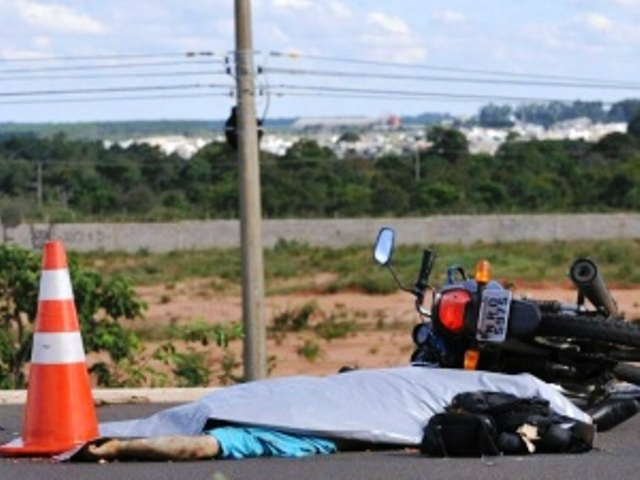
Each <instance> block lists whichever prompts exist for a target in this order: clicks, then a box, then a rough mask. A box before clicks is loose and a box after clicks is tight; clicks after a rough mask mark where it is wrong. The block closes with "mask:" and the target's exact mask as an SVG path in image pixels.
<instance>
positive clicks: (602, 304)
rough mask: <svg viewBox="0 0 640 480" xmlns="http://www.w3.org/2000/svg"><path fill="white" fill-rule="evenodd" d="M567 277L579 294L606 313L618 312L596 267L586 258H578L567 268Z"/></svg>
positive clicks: (613, 313)
mask: <svg viewBox="0 0 640 480" xmlns="http://www.w3.org/2000/svg"><path fill="white" fill-rule="evenodd" d="M569 277H570V278H571V281H572V282H573V284H574V285H575V286H576V288H577V289H578V291H579V292H580V294H582V295H583V296H584V297H585V298H588V299H589V301H590V302H591V303H592V304H593V305H594V306H595V307H596V308H597V309H598V310H600V311H602V312H604V313H605V314H606V315H608V316H610V315H615V314H617V313H618V305H617V304H616V302H615V300H614V299H613V297H612V296H611V293H609V290H608V289H607V286H606V285H605V283H604V280H603V279H602V276H601V275H600V273H599V272H598V267H597V266H596V264H595V263H594V262H592V261H591V260H589V259H587V258H579V259H578V260H576V261H575V262H573V265H571V269H570V270H569Z"/></svg>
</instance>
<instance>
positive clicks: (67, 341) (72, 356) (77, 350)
mask: <svg viewBox="0 0 640 480" xmlns="http://www.w3.org/2000/svg"><path fill="white" fill-rule="evenodd" d="M84 361H85V356H84V347H83V345H82V337H81V336H80V332H60V333H43V332H36V333H34V334H33V350H32V352H31V363H38V364H44V365H52V364H60V363H80V362H84Z"/></svg>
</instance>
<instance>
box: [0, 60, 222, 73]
mask: <svg viewBox="0 0 640 480" xmlns="http://www.w3.org/2000/svg"><path fill="white" fill-rule="evenodd" d="M218 63H220V62H219V61H218ZM177 65H211V61H209V60H173V61H168V62H127V63H114V64H106V65H105V64H98V65H75V66H73V67H67V66H65V67H34V68H12V69H2V70H0V74H1V75H4V74H7V73H10V74H15V73H47V72H75V71H84V70H116V69H125V68H155V67H169V66H177Z"/></svg>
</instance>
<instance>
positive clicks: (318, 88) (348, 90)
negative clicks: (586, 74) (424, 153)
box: [270, 84, 571, 103]
mask: <svg viewBox="0 0 640 480" xmlns="http://www.w3.org/2000/svg"><path fill="white" fill-rule="evenodd" d="M270 89H271V90H274V89H276V90H277V89H285V90H286V89H289V90H293V91H308V92H323V93H334V94H368V95H380V96H387V97H394V96H401V97H413V98H415V99H419V98H440V99H455V100H460V99H465V100H469V101H474V100H475V101H492V100H493V101H495V100H500V101H506V102H517V103H521V102H530V103H536V102H537V103H552V102H560V103H568V102H571V100H560V99H552V98H540V97H517V96H510V95H482V94H466V93H446V92H425V91H419V90H386V89H373V88H353V87H331V86H326V85H292V84H279V85H272V86H271V87H270ZM281 93H282V92H281Z"/></svg>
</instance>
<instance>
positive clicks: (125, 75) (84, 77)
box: [0, 70, 227, 82]
mask: <svg viewBox="0 0 640 480" xmlns="http://www.w3.org/2000/svg"><path fill="white" fill-rule="evenodd" d="M200 75H202V76H207V75H227V71H226V70H210V71H204V70H195V71H190V70H182V71H180V70H178V71H173V72H147V73H111V74H109V73H107V74H101V75H92V74H87V75H41V76H37V77H33V76H26V75H23V76H15V77H2V76H0V82H9V81H18V80H20V81H25V80H27V81H44V80H46V81H50V80H102V79H118V78H162V77H179V76H200Z"/></svg>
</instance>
